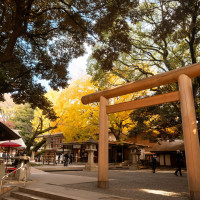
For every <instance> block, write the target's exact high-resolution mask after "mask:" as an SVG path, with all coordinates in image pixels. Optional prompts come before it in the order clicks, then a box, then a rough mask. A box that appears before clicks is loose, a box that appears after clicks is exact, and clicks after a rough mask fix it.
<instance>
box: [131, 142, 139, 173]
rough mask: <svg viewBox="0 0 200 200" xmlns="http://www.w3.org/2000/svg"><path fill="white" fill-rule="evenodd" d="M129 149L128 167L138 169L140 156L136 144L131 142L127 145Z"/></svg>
mask: <svg viewBox="0 0 200 200" xmlns="http://www.w3.org/2000/svg"><path fill="white" fill-rule="evenodd" d="M129 148H130V149H131V153H130V155H131V166H130V167H129V169H133V170H135V169H138V161H139V157H140V150H139V149H138V146H137V145H136V144H133V145H131V146H130V147H129Z"/></svg>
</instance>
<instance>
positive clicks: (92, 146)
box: [84, 136, 97, 171]
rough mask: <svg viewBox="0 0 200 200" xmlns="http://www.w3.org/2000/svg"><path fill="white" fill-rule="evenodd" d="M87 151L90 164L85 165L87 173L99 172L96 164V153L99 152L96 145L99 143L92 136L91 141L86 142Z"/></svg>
mask: <svg viewBox="0 0 200 200" xmlns="http://www.w3.org/2000/svg"><path fill="white" fill-rule="evenodd" d="M85 144H86V149H85V151H87V152H88V162H87V163H86V165H85V169H84V170H85V171H97V165H96V164H95V163H94V152H95V151H97V149H96V144H97V142H96V141H95V140H94V139H93V137H92V136H91V137H90V139H89V140H87V141H86V142H85Z"/></svg>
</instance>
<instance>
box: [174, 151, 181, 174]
mask: <svg viewBox="0 0 200 200" xmlns="http://www.w3.org/2000/svg"><path fill="white" fill-rule="evenodd" d="M182 162H183V153H182V152H180V150H177V151H176V164H177V170H176V171H175V172H174V174H175V175H176V176H178V172H179V174H180V176H182V172H181V167H182Z"/></svg>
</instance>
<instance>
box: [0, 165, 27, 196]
mask: <svg viewBox="0 0 200 200" xmlns="http://www.w3.org/2000/svg"><path fill="white" fill-rule="evenodd" d="M20 169H24V170H25V177H24V186H25V185H26V180H27V168H26V165H25V164H24V163H22V166H21V167H19V168H17V169H15V170H13V171H12V172H10V173H7V174H6V175H5V176H3V177H2V179H1V183H0V193H1V192H2V189H3V181H4V179H5V178H7V177H9V175H10V174H12V173H15V172H16V171H18V170H20Z"/></svg>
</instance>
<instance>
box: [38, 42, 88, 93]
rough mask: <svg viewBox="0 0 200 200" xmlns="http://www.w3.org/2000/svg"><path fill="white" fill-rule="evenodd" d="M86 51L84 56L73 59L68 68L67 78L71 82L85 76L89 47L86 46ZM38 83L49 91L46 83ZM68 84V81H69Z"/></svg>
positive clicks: (43, 81)
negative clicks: (68, 77)
mask: <svg viewBox="0 0 200 200" xmlns="http://www.w3.org/2000/svg"><path fill="white" fill-rule="evenodd" d="M85 48H86V51H87V53H86V54H85V55H84V56H81V57H79V58H77V59H74V60H73V61H72V62H71V63H70V64H69V67H68V71H69V76H70V78H71V81H73V80H76V79H78V78H79V77H81V76H83V75H86V74H87V73H86V67H87V59H88V57H89V56H90V54H91V52H92V50H91V48H90V47H88V46H86V47H85ZM38 82H40V83H42V85H43V86H45V87H46V88H47V90H48V89H50V87H49V85H48V81H45V80H40V81H38ZM69 83H70V81H69Z"/></svg>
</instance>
